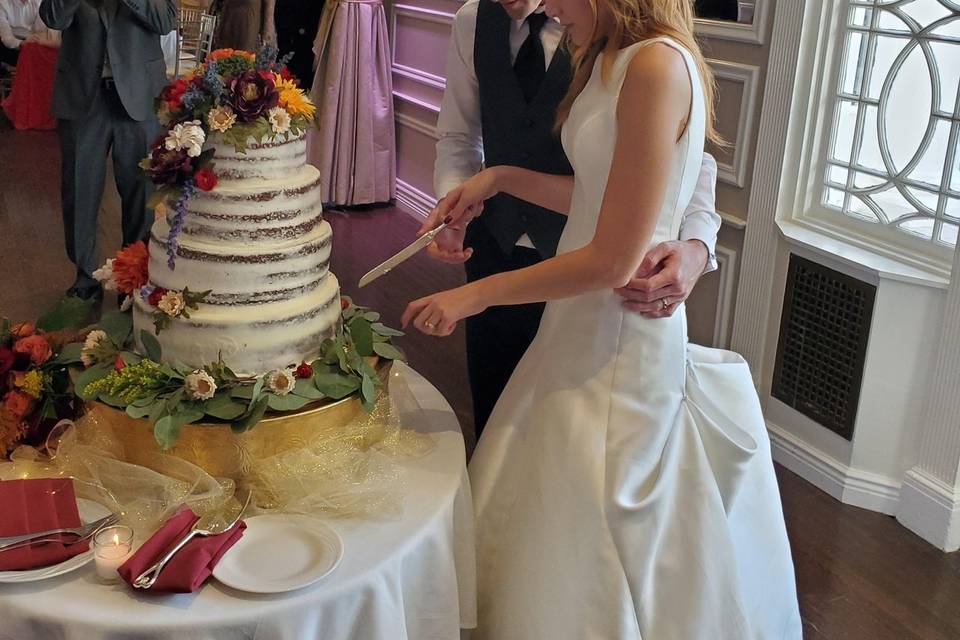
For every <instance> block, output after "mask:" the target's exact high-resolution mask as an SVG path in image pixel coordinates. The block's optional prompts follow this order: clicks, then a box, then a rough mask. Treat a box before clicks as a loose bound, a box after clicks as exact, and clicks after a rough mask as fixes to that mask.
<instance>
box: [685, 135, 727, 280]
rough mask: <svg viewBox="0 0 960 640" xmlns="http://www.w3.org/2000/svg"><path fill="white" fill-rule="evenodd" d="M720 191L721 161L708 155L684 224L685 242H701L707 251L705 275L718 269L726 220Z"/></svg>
mask: <svg viewBox="0 0 960 640" xmlns="http://www.w3.org/2000/svg"><path fill="white" fill-rule="evenodd" d="M716 187H717V161H716V160H714V159H713V156H711V155H710V154H709V153H704V154H703V163H702V164H701V165H700V176H699V177H698V178H697V186H696V189H694V192H693V196H692V197H691V198H690V204H688V205H687V209H686V211H684V212H683V221H682V222H681V223H680V239H681V240H699V241H700V242H702V243H703V244H704V246H706V247H707V253H708V254H709V256H708V258H707V265H706V267H705V268H704V270H703V272H704V273H709V272H711V271H714V270H716V268H717V256H716V251H717V233H718V232H719V231H720V224H721V222H722V220H721V218H720V214H718V213H717V205H716Z"/></svg>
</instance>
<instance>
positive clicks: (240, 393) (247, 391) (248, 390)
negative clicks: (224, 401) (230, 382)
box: [230, 384, 253, 400]
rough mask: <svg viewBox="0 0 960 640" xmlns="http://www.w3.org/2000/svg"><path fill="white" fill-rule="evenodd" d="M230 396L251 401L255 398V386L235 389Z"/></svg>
mask: <svg viewBox="0 0 960 640" xmlns="http://www.w3.org/2000/svg"><path fill="white" fill-rule="evenodd" d="M230 396H231V397H233V398H237V399H239V400H250V399H252V398H253V385H249V384H248V385H244V386H242V387H235V388H234V389H233V390H231V391H230Z"/></svg>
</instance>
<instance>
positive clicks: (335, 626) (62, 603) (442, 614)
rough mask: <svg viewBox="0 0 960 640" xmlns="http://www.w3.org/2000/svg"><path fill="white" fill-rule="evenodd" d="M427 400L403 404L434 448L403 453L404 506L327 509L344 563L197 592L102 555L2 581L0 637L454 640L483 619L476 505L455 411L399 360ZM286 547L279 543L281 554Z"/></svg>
mask: <svg viewBox="0 0 960 640" xmlns="http://www.w3.org/2000/svg"><path fill="white" fill-rule="evenodd" d="M395 366H396V368H397V370H398V371H400V372H401V375H402V376H403V377H404V379H405V380H406V381H407V384H408V386H409V388H410V390H411V391H412V394H413V396H414V397H415V398H416V400H417V403H418V404H419V405H420V408H418V409H413V410H410V411H408V412H406V413H404V414H402V418H403V423H404V425H405V426H407V427H411V428H415V429H417V430H419V431H423V432H429V433H431V434H432V436H433V437H434V439H435V441H436V448H435V449H433V450H432V451H431V452H430V453H429V454H427V455H426V456H424V457H422V458H419V459H416V460H409V461H405V462H404V463H403V466H404V467H405V469H406V471H405V473H404V478H405V485H406V489H407V492H406V498H405V502H404V509H403V514H402V516H400V517H399V518H394V519H390V520H379V521H378V520H359V519H357V520H353V519H351V520H344V519H330V520H328V521H327V522H328V524H330V526H332V527H333V528H335V529H336V530H337V531H338V532H339V533H340V535H341V537H342V538H343V540H344V556H343V561H342V562H341V564H340V566H339V567H338V568H337V570H336V571H335V572H334V573H333V574H332V575H330V576H328V577H327V578H325V579H324V580H322V581H321V582H320V583H318V584H317V585H314V586H312V587H308V588H306V589H302V590H300V591H296V592H293V593H290V594H285V595H276V596H256V595H251V594H246V593H242V592H239V591H234V590H233V589H230V588H228V587H226V586H224V585H222V584H220V583H218V582H216V581H215V580H210V581H209V582H208V583H207V584H206V585H205V586H204V587H203V588H201V589H200V590H199V591H198V592H197V593H194V594H185V595H147V594H142V593H136V592H133V591H132V590H130V589H129V588H128V587H127V586H126V585H117V586H103V585H100V584H98V583H97V582H96V577H95V573H94V570H93V565H92V564H89V565H87V566H85V567H83V568H82V569H80V570H78V571H75V572H74V573H72V574H68V575H65V576H61V577H59V578H53V579H50V580H47V581H44V582H37V583H31V584H26V585H14V584H0V638H2V639H3V640H7V639H15V640H34V639H35V640H49V639H54V638H56V639H58V640H101V639H102V640H121V639H122V640H144V639H147V638H150V639H164V640H167V639H169V640H240V639H244V640H247V639H257V640H267V639H269V640H320V639H322V640H405V639H409V640H442V639H450V640H456V639H457V638H459V637H460V628H461V627H464V628H470V627H473V626H475V624H476V609H475V606H476V605H475V601H476V592H475V566H476V565H475V560H474V546H473V506H472V501H471V497H470V485H469V481H468V479H467V474H466V467H465V454H464V446H463V437H462V435H461V433H460V427H459V424H458V423H457V419H456V417H455V415H454V413H453V411H452V410H451V409H450V406H449V405H448V404H447V402H446V401H445V400H444V399H443V397H442V396H441V395H440V393H439V392H438V391H437V390H436V389H435V388H434V387H433V386H431V385H430V384H429V383H428V382H427V381H426V380H424V379H423V378H422V377H421V376H420V375H419V374H417V373H415V372H413V371H412V370H411V369H410V368H409V367H406V366H404V365H402V364H399V363H397V365H395ZM282 552H283V550H282V549H277V553H282Z"/></svg>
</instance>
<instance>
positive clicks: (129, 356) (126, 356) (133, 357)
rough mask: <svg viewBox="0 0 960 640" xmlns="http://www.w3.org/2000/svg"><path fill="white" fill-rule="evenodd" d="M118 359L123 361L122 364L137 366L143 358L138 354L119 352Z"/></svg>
mask: <svg viewBox="0 0 960 640" xmlns="http://www.w3.org/2000/svg"><path fill="white" fill-rule="evenodd" d="M120 358H121V359H122V360H123V364H125V365H127V366H130V365H132V364H137V363H138V362H140V361H141V360H143V356H141V355H140V354H139V353H134V352H132V351H122V352H120Z"/></svg>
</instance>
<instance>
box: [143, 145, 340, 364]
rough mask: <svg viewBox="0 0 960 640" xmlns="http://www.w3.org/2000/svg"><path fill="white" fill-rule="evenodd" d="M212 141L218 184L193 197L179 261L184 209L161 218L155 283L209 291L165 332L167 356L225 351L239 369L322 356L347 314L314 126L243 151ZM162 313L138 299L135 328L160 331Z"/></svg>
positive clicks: (154, 247)
mask: <svg viewBox="0 0 960 640" xmlns="http://www.w3.org/2000/svg"><path fill="white" fill-rule="evenodd" d="M205 147H206V148H209V149H212V150H213V156H212V162H213V167H214V168H213V172H214V173H215V175H216V177H217V185H216V186H215V187H214V188H213V189H211V190H210V191H201V190H198V191H196V192H195V193H194V194H193V195H192V196H191V197H190V198H189V200H188V201H187V204H186V213H185V215H184V216H183V221H182V223H181V228H180V229H179V240H178V245H179V246H178V248H177V249H176V258H175V263H174V265H173V267H172V268H171V266H170V265H168V261H167V258H166V256H165V248H166V243H167V238H168V237H169V235H170V231H171V226H173V225H174V224H176V223H175V221H174V219H173V217H174V215H175V212H174V211H173V210H168V211H167V212H166V214H165V215H163V216H161V217H158V219H157V221H156V222H155V223H154V225H153V229H152V232H151V235H150V262H149V274H150V275H149V277H150V282H149V284H150V286H152V287H160V288H162V289H164V290H168V291H179V290H189V291H193V292H200V291H209V293H208V294H207V295H206V296H205V298H204V301H203V303H201V304H199V305H198V308H197V309H196V310H195V311H192V312H190V314H189V317H180V318H177V319H176V321H174V322H172V323H171V324H170V326H169V327H168V328H166V329H164V330H163V331H162V332H160V333H159V334H158V335H157V340H158V341H159V343H160V346H161V347H162V353H163V359H164V360H165V361H168V362H181V363H184V364H192V365H201V364H204V363H210V362H216V361H217V359H218V358H222V360H223V361H224V363H225V364H227V366H229V367H230V368H232V369H233V370H234V371H236V372H237V373H245V374H259V373H263V372H265V371H269V370H271V369H283V368H284V367H288V366H289V365H291V364H298V363H300V362H303V361H308V360H310V359H312V358H314V357H316V355H317V353H318V351H319V346H320V344H321V343H322V342H323V340H324V338H327V337H329V336H330V335H331V334H332V333H333V332H334V331H335V328H336V323H337V322H338V320H339V318H340V290H339V284H338V282H337V279H336V277H335V276H334V275H333V274H332V273H330V270H329V264H330V247H331V239H332V236H333V233H332V230H331V228H330V224H329V223H327V222H326V221H325V220H324V219H323V216H322V209H321V204H320V191H319V188H318V186H319V177H320V176H319V172H318V171H317V169H316V168H315V167H313V166H312V165H308V164H306V137H305V133H303V132H301V133H300V135H298V136H296V137H294V138H292V139H290V140H285V141H284V140H279V141H264V142H262V143H256V142H254V141H252V140H251V141H250V142H249V143H248V144H247V147H246V150H245V152H242V153H240V152H237V151H236V150H235V149H234V147H233V145H231V144H228V143H226V142H224V141H223V139H222V138H221V137H220V136H217V135H211V136H210V137H209V138H208V139H207V140H206V143H205ZM153 314H154V308H153V307H151V306H150V304H149V303H148V302H147V301H146V300H144V299H143V298H137V300H136V302H135V305H134V314H133V319H134V329H135V331H134V335H137V336H139V335H140V330H141V329H148V330H152V328H153V323H154V319H153Z"/></svg>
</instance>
